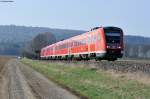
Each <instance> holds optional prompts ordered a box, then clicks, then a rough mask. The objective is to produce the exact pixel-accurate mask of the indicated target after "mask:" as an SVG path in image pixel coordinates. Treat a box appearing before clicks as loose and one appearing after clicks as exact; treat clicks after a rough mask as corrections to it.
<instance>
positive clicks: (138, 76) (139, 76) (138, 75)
mask: <svg viewBox="0 0 150 99" xmlns="http://www.w3.org/2000/svg"><path fill="white" fill-rule="evenodd" d="M99 71H100V70H99ZM106 72H107V73H108V74H110V75H112V76H113V77H116V78H126V79H128V80H135V81H138V82H139V83H142V84H148V85H149V84H150V76H149V75H148V74H145V73H143V72H141V71H138V72H134V73H131V72H127V73H122V72H116V71H114V70H107V71H106Z"/></svg>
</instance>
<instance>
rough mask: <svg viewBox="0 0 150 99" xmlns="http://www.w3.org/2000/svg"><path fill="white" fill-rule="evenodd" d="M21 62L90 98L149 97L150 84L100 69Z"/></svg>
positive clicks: (141, 98) (121, 98) (145, 98)
mask: <svg viewBox="0 0 150 99" xmlns="http://www.w3.org/2000/svg"><path fill="white" fill-rule="evenodd" d="M22 62H23V63H24V64H28V65H29V66H31V67H32V68H34V69H35V70H37V71H38V72H41V73H42V74H44V75H45V76H47V77H48V78H49V79H51V80H53V81H55V82H58V83H59V84H61V85H65V86H67V87H69V88H70V89H72V90H75V91H76V92H79V93H80V94H82V95H83V96H87V97H88V98H90V99H149V97H150V85H145V84H141V83H138V82H137V81H133V80H127V79H126V78H124V77H123V78H121V77H119V78H116V77H113V76H112V75H110V74H109V73H107V72H105V71H102V70H93V69H90V68H88V67H84V66H67V64H66V65H64V64H56V63H43V62H39V61H32V60H28V59H24V60H22Z"/></svg>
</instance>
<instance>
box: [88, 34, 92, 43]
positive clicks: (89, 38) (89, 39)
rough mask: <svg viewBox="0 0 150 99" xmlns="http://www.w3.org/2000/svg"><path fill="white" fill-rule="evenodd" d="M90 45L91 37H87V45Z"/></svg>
mask: <svg viewBox="0 0 150 99" xmlns="http://www.w3.org/2000/svg"><path fill="white" fill-rule="evenodd" d="M90 43H91V37H90V36H89V37H88V44H90Z"/></svg>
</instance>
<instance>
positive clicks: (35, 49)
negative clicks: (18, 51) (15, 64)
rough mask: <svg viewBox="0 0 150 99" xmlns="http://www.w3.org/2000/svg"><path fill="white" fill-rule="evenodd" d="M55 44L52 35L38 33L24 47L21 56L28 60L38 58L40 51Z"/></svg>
mask: <svg viewBox="0 0 150 99" xmlns="http://www.w3.org/2000/svg"><path fill="white" fill-rule="evenodd" d="M55 42H56V38H55V36H54V35H53V34H52V33H40V34H38V35H37V36H36V37H35V38H33V40H32V41H31V42H30V43H29V44H28V45H27V46H26V48H25V49H24V51H23V55H24V56H26V55H27V56H26V57H29V58H31V57H32V58H39V56H40V51H41V49H42V48H43V47H45V46H47V45H50V44H53V43H55Z"/></svg>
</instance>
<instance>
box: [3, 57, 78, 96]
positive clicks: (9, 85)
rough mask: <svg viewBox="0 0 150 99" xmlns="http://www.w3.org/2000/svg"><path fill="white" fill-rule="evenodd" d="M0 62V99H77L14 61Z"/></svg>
mask: <svg viewBox="0 0 150 99" xmlns="http://www.w3.org/2000/svg"><path fill="white" fill-rule="evenodd" d="M6 60H7V59H6ZM0 62H1V63H3V64H2V65H3V66H2V65H1V70H2V71H1V72H0V75H1V79H0V99H78V97H76V96H74V95H73V94H71V93H70V92H68V91H67V90H65V89H62V88H60V87H59V86H58V85H56V84H54V83H53V82H51V81H49V80H48V79H47V78H45V77H44V76H43V75H41V74H40V73H38V72H36V71H34V70H33V69H31V68H30V67H28V66H25V65H23V64H22V63H20V62H19V61H18V60H16V59H11V60H9V61H8V62H7V61H4V62H2V61H0ZM5 63H6V64H5ZM4 64H5V65H4Z"/></svg>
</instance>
